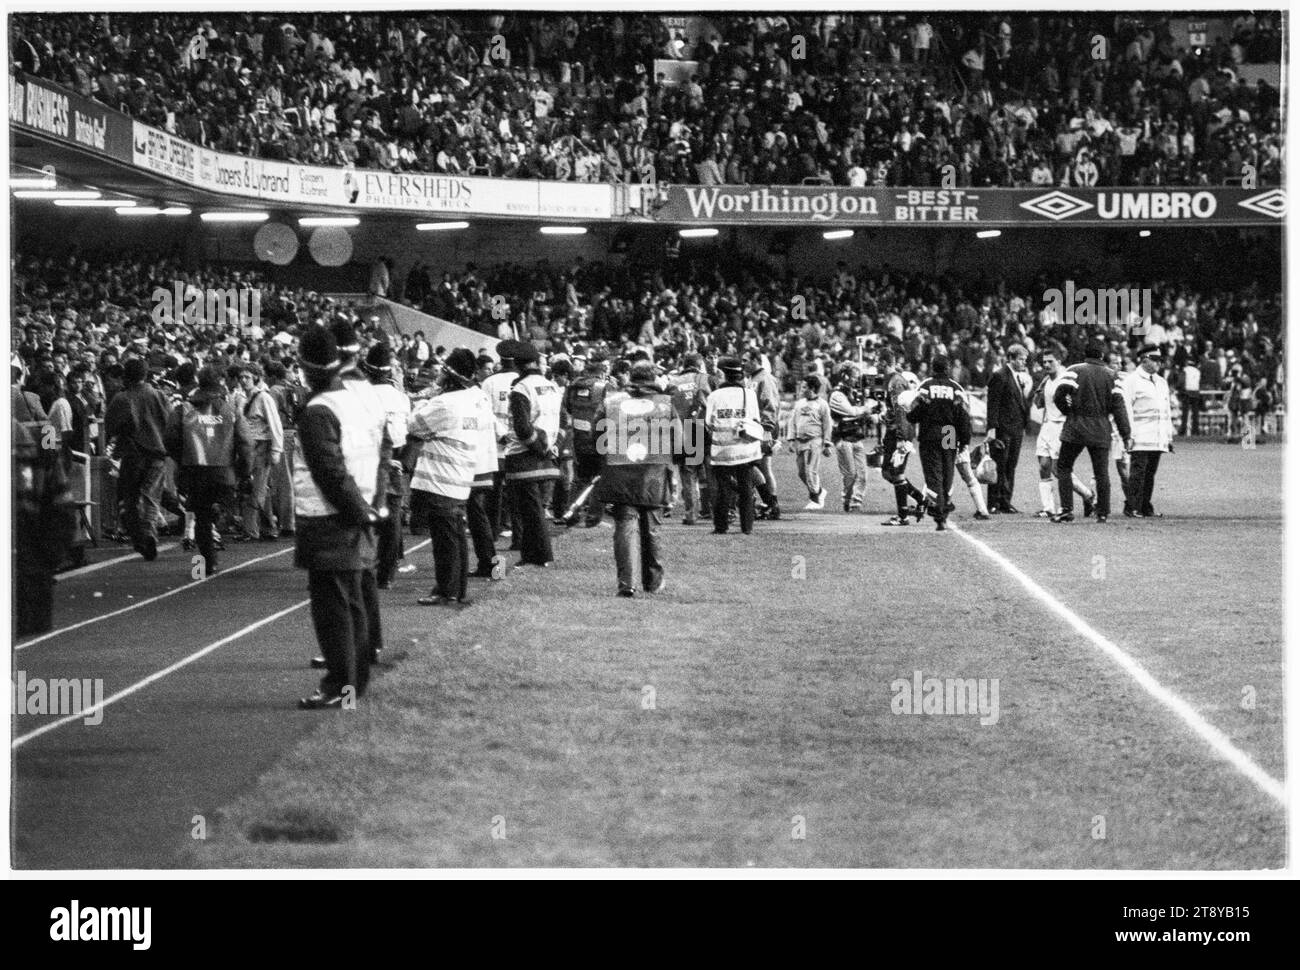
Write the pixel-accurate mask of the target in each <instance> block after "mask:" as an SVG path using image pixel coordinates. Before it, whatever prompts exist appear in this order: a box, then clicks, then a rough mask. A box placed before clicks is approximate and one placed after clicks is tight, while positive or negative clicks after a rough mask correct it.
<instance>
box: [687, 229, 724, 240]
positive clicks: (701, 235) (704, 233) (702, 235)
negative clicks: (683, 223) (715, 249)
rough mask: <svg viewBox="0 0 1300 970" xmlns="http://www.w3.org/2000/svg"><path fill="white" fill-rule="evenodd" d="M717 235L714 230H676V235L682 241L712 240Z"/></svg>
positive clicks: (716, 231)
mask: <svg viewBox="0 0 1300 970" xmlns="http://www.w3.org/2000/svg"><path fill="white" fill-rule="evenodd" d="M717 234H718V230H716V229H678V230H677V235H679V236H681V237H682V238H683V239H712V238H713V237H714V236H716V235H717Z"/></svg>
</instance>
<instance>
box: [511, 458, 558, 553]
mask: <svg viewBox="0 0 1300 970" xmlns="http://www.w3.org/2000/svg"><path fill="white" fill-rule="evenodd" d="M546 485H547V480H546V479H541V478H522V479H521V478H515V479H511V481H510V503H511V505H512V506H513V507H514V510H515V520H516V522H517V525H518V529H519V533H521V534H519V535H518V536H517V538H518V539H519V561H520V562H522V563H529V564H531V565H534V566H540V565H542V564H543V563H548V562H550V561H551V560H552V559H554V558H555V556H554V555H553V554H552V553H551V529H550V525H549V524H548V523H547V521H546V494H547V488H546Z"/></svg>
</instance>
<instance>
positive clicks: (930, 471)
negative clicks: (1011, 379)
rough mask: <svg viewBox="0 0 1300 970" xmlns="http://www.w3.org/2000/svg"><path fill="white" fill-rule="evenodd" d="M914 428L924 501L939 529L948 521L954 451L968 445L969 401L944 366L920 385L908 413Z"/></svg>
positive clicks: (969, 430)
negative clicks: (922, 481) (922, 479)
mask: <svg viewBox="0 0 1300 970" xmlns="http://www.w3.org/2000/svg"><path fill="white" fill-rule="evenodd" d="M907 418H908V420H909V421H911V422H913V423H914V424H915V425H916V435H917V441H918V443H919V446H920V451H921V470H922V472H923V473H924V474H925V502H926V504H927V505H928V507H929V510H930V514H931V515H933V516H934V521H935V524H936V528H938V529H940V530H942V529H944V528H945V523H946V522H947V519H948V493H949V492H951V491H952V485H953V474H954V471H955V469H954V464H955V462H956V460H957V452H958V451H960V450H961V449H962V448H965V447H966V446H968V445H969V444H970V432H971V425H970V402H969V401H968V400H967V397H966V391H965V390H963V388H962V386H961V385H960V384H958V383H957V382H956V381H954V380H953V379H952V378H950V377H948V371H947V368H946V367H938V366H936V367H935V376H933V377H930V378H927V379H926V380H924V381H922V382H921V386H920V387H919V388H917V390H916V398H915V399H914V400H913V401H912V404H911V407H909V408H908V410H907Z"/></svg>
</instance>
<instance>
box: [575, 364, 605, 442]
mask: <svg viewBox="0 0 1300 970" xmlns="http://www.w3.org/2000/svg"><path fill="white" fill-rule="evenodd" d="M608 387H609V381H607V380H606V379H605V378H603V377H600V378H598V377H579V378H578V379H577V380H576V381H574V382H573V383H572V384H570V385H569V386H568V387H567V388H565V391H564V403H565V406H566V407H567V408H568V411H569V418H570V420H571V421H572V422H573V450H574V452H575V453H576V454H579V455H594V454H596V436H597V432H596V414H597V412H599V411H600V406H601V404H602V403H603V402H604V400H605V394H606V391H607V389H608Z"/></svg>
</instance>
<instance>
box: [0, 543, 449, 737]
mask: <svg viewBox="0 0 1300 970" xmlns="http://www.w3.org/2000/svg"><path fill="white" fill-rule="evenodd" d="M431 541H432V540H431V539H424V540H423V541H421V542H417V543H416V544H415V545H413V546H412V547H411V548H410V549H408V550H406V551H407V552H419V551H420V550H421V549H423V548H424V547H425V546H427V545H428V544H429V543H430V542H431ZM281 551H282V552H287V551H288V550H287V549H286V550H281ZM273 555H277V556H278V555H280V553H278V552H277V553H273ZM264 558H269V557H264ZM253 561H254V560H251V559H250V560H249V562H253ZM244 565H247V563H245V564H244ZM220 575H221V573H217V576H220ZM214 578H215V577H214ZM196 585H197V584H196ZM310 602H311V600H309V599H306V600H303V601H302V602H301V603H295V604H293V606H287V607H285V608H284V609H282V610H280V611H279V612H278V613H272V614H271V615H270V616H266V617H263V618H262V619H260V620H258V621H256V622H255V623H250V624H249V625H248V626H246V627H244V628H243V629H242V630H237V631H235V632H234V633H232V634H230V636H228V637H222V638H221V639H220V640H218V641H217V642H216V643H209V644H208V645H207V646H206V647H203V648H202V649H200V650H196V651H195V652H194V653H192V654H190V655H189V656H188V657H185V658H183V659H181V660H178V661H176V662H175V663H174V664H172V665H171V666H168V667H164V668H163V669H162V670H159V671H155V672H154V673H152V674H150V675H149V676H148V677H146V678H144V680H140V681H136V682H135V683H134V684H132V685H131V686H130V687H126V688H124V689H122V690H120V691H118V692H117V693H116V694H113V695H112V696H111V697H106V698H104V699H103V700H102V701H100V702H99V703H98V704H92V705H91V706H90V707H87V708H83V709H82V710H80V711H77V713H75V714H69V715H67V716H66V717H61V718H59V719H58V720H57V721H51V722H50V723H49V724H43V725H41V727H39V728H37V729H36V730H35V731H30V732H28V733H27V734H24V735H22V736H21V737H18V738H14V740H13V743H12V744H10V746H9V747H10V748H11V749H13V748H17V747H18V746H19V745H20V744H26V743H27V742H28V741H30V740H32V739H33V738H39V737H40V736H41V735H42V734H45V733H47V732H49V731H53V730H54V729H55V728H57V727H62V726H63V725H64V724H71V723H72V722H73V721H78V720H81V719H82V718H85V717H88V716H89V715H91V714H94V713H95V712H96V711H102V710H103V709H104V708H106V707H108V705H109V704H114V703H116V702H117V701H120V700H121V699H122V698H123V697H129V696H131V695H132V694H134V693H135V692H136V691H138V690H142V689H143V688H145V687H148V686H149V685H150V684H152V683H153V682H154V681H158V680H162V679H163V678H164V677H166V676H167V675H168V674H171V673H175V672H176V671H178V670H180V669H181V668H182V667H185V666H188V665H189V664H192V663H193V662H194V661H196V660H199V659H200V658H202V657H206V656H207V655H208V654H210V653H212V651H214V650H220V649H221V648H222V647H224V646H225V645H226V644H227V643H233V642H234V641H236V640H238V639H239V638H240V637H243V636H247V635H248V634H250V633H252V632H253V631H254V630H256V629H258V628H259V627H264V626H266V624H268V623H274V622H275V621H276V620H278V619H280V618H281V617H283V616H288V615H289V614H290V613H292V612H294V610H300V609H302V608H303V607H304V606H306V605H307V604H308V603H310ZM69 629H71V628H69Z"/></svg>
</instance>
